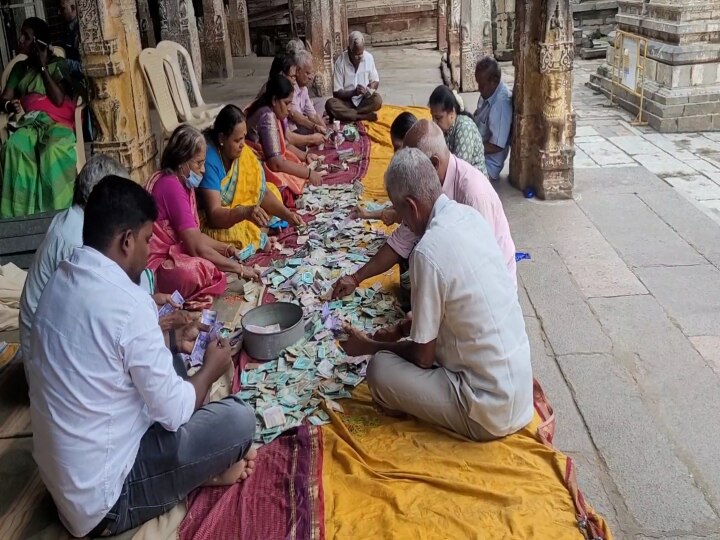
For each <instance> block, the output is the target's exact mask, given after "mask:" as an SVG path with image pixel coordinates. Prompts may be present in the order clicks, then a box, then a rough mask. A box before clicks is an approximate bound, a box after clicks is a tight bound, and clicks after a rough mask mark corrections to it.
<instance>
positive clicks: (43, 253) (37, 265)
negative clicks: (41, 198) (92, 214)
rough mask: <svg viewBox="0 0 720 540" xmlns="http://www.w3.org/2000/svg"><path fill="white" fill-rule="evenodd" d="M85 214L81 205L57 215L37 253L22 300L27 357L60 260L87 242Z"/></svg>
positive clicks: (22, 334) (22, 341)
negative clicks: (40, 305)
mask: <svg viewBox="0 0 720 540" xmlns="http://www.w3.org/2000/svg"><path fill="white" fill-rule="evenodd" d="M84 215H85V212H83V209H82V208H80V207H79V206H77V205H72V206H71V207H70V208H68V209H67V210H63V211H62V212H60V213H59V214H58V215H56V216H55V217H54V218H53V220H52V223H50V228H49V229H48V231H47V234H46V235H45V238H44V240H43V241H42V244H40V247H39V248H38V250H37V252H36V253H35V258H34V259H33V262H32V265H31V266H30V271H29V272H28V276H27V279H26V280H25V287H24V288H23V292H22V297H21V298H20V346H21V349H22V354H23V358H27V357H28V354H29V352H30V331H31V330H32V325H33V320H34V319H35V310H36V309H37V305H38V302H39V301H40V295H41V294H42V292H43V289H44V288H45V285H46V284H47V282H48V280H49V279H50V277H51V276H52V275H53V274H54V273H55V269H56V268H57V267H58V264H60V261H64V260H65V259H67V258H69V257H70V255H72V252H73V250H74V249H75V248H76V247H78V246H81V245H82V243H83V242H82V232H83V218H84Z"/></svg>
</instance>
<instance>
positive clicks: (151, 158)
mask: <svg viewBox="0 0 720 540" xmlns="http://www.w3.org/2000/svg"><path fill="white" fill-rule="evenodd" d="M77 8H78V10H77V11H78V17H79V20H80V36H81V43H82V44H81V54H82V62H83V66H84V67H85V74H86V75H87V77H88V79H89V80H90V82H91V89H92V94H93V95H92V99H91V102H90V107H91V108H92V110H93V113H94V114H95V118H96V119H97V122H98V124H99V125H100V132H99V133H98V136H97V139H96V140H95V142H93V145H92V146H93V152H99V153H102V154H108V155H111V156H113V157H115V158H116V159H118V160H119V161H120V163H122V164H123V165H124V166H125V167H127V168H128V170H129V171H130V173H131V174H132V177H133V178H134V179H135V180H136V181H138V182H145V181H146V180H147V179H148V178H149V176H150V174H151V173H152V172H153V171H154V169H155V157H156V155H157V145H156V142H155V137H154V135H153V134H152V130H151V126H150V111H149V108H148V95H147V90H146V87H145V80H144V78H143V76H142V73H141V71H140V64H139V62H138V56H139V55H140V51H141V45H140V31H139V27H138V22H137V18H136V16H137V12H136V4H135V0H78V2H77Z"/></svg>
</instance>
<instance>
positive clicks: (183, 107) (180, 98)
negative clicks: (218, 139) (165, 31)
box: [157, 41, 225, 121]
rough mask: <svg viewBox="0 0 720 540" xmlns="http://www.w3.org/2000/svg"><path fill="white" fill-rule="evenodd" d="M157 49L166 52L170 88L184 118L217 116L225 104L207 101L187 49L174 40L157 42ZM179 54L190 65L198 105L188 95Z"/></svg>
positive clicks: (191, 82) (176, 105) (192, 86)
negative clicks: (193, 104) (191, 101)
mask: <svg viewBox="0 0 720 540" xmlns="http://www.w3.org/2000/svg"><path fill="white" fill-rule="evenodd" d="M157 50H158V51H160V52H161V53H163V54H165V59H166V63H167V65H166V73H167V77H168V81H170V90H171V91H172V95H173V100H174V101H175V107H176V108H177V110H178V114H179V115H180V117H181V118H182V119H184V120H188V121H191V119H192V118H201V119H202V118H213V119H214V118H215V117H216V116H217V114H218V113H219V112H220V109H222V108H223V107H224V106H225V105H224V104H222V103H205V101H204V100H203V98H202V95H201V94H200V85H199V84H198V80H197V78H196V77H195V69H194V66H193V63H192V59H191V58H190V54H189V53H188V52H187V49H185V47H183V46H182V45H180V44H179V43H175V42H174V41H161V42H160V43H158V44H157ZM178 54H179V55H181V56H182V58H183V59H184V60H185V63H186V65H187V67H188V71H189V75H190V87H191V88H192V92H193V97H194V98H195V103H197V106H195V107H192V106H191V105H190V97H189V96H188V93H187V90H186V87H185V81H184V80H183V74H182V70H181V69H180V61H179V59H178Z"/></svg>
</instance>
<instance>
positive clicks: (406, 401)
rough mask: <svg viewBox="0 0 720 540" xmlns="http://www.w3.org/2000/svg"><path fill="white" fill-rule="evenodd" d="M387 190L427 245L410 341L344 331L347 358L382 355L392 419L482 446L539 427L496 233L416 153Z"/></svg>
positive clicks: (373, 371)
mask: <svg viewBox="0 0 720 540" xmlns="http://www.w3.org/2000/svg"><path fill="white" fill-rule="evenodd" d="M385 187H386V189H387V192H388V195H389V196H390V200H391V201H392V203H393V207H394V208H395V211H396V212H397V213H398V215H399V216H400V218H401V219H402V222H403V223H405V224H407V226H408V227H409V228H410V229H411V230H412V231H413V232H414V233H415V234H417V235H418V236H419V237H420V240H419V242H418V244H417V246H416V247H415V249H414V250H413V253H412V255H411V256H410V280H411V285H412V305H413V319H412V323H411V324H410V328H409V337H410V339H409V340H406V341H396V342H390V343H383V342H380V341H377V340H374V339H372V338H370V337H369V336H367V335H365V334H362V333H361V332H359V331H357V330H355V329H353V328H351V327H346V331H347V332H348V338H347V340H345V341H343V342H342V344H341V345H342V347H343V349H344V350H345V352H346V353H347V354H349V355H352V356H360V355H366V354H373V355H374V357H373V358H372V359H371V360H370V363H369V365H368V369H367V378H368V386H369V388H370V391H371V393H372V396H373V399H374V400H375V401H376V402H377V403H378V404H379V405H380V406H381V407H383V408H384V409H386V410H388V411H395V412H398V411H399V412H405V413H408V414H411V415H413V416H415V417H417V418H419V419H421V420H424V421H426V422H430V423H433V424H436V425H439V426H442V427H445V428H447V429H450V430H452V431H454V432H456V433H459V434H461V435H463V436H465V437H468V438H470V439H473V440H476V441H489V440H493V439H497V438H499V437H503V436H505V435H509V434H511V433H514V432H516V431H518V430H519V429H521V428H523V427H524V426H525V425H527V424H528V423H529V422H530V420H532V417H533V399H532V369H531V366H530V345H529V343H528V338H527V335H526V333H525V323H524V320H523V314H522V311H521V309H520V304H519V303H518V298H517V292H516V289H515V285H514V283H513V282H512V280H511V279H510V276H509V275H508V273H507V269H506V267H505V261H504V260H503V256H502V254H501V252H500V249H499V248H498V245H497V242H495V239H494V238H493V234H492V231H491V230H490V227H489V226H488V224H487V222H486V221H485V219H484V218H483V217H482V215H481V214H480V213H478V212H477V211H475V210H474V209H473V208H471V207H469V206H466V205H462V204H458V203H456V202H455V201H452V200H450V199H449V198H448V197H447V196H445V195H443V194H442V192H441V189H440V184H439V183H438V182H437V177H436V173H435V168H434V167H433V165H432V163H431V162H430V160H429V159H428V158H427V156H425V155H424V154H423V153H422V152H420V151H419V150H417V149H414V148H405V149H403V150H400V151H399V152H398V153H397V154H396V155H395V157H394V158H393V160H392V162H391V163H390V166H389V167H388V170H387V172H386V173H385ZM401 324H403V323H401ZM405 326H407V324H405ZM406 330H408V329H407V328H406ZM405 335H408V333H407V332H406V333H405Z"/></svg>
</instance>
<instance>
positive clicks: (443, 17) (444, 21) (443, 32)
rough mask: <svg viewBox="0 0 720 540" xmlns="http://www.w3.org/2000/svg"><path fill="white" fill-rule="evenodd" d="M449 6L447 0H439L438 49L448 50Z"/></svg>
mask: <svg viewBox="0 0 720 540" xmlns="http://www.w3.org/2000/svg"><path fill="white" fill-rule="evenodd" d="M447 7H448V2H447V0H438V18H437V42H438V49H440V50H441V51H447V48H448V17H447Z"/></svg>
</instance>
